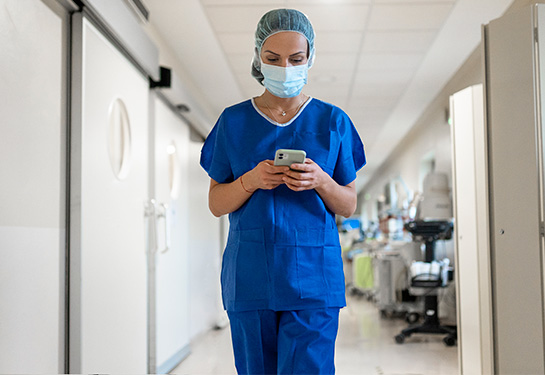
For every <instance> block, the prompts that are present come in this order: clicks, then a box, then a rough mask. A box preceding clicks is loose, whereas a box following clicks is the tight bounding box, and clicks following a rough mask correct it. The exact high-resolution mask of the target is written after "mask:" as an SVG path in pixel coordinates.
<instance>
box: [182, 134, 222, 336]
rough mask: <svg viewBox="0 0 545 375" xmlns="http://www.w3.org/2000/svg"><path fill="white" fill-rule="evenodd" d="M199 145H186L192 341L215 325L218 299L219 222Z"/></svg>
mask: <svg viewBox="0 0 545 375" xmlns="http://www.w3.org/2000/svg"><path fill="white" fill-rule="evenodd" d="M201 147H202V143H201V142H190V144H189V175H190V176H191V177H190V178H191V180H190V182H189V218H190V219H189V245H188V249H189V279H190V281H189V304H190V312H189V324H190V337H192V338H194V337H195V336H198V335H199V334H201V333H202V332H203V331H205V330H207V329H210V328H211V327H212V326H214V325H215V323H216V320H217V319H218V317H219V316H220V313H221V311H222V309H223V308H222V306H221V299H220V264H221V258H220V251H221V244H220V242H221V241H220V236H221V234H220V225H219V223H220V221H219V220H220V219H218V218H216V217H214V216H213V215H212V214H211V213H210V210H209V209H208V186H209V183H210V178H209V177H208V175H207V174H206V172H205V171H204V170H203V169H202V168H201V166H200V165H199V159H200V154H201Z"/></svg>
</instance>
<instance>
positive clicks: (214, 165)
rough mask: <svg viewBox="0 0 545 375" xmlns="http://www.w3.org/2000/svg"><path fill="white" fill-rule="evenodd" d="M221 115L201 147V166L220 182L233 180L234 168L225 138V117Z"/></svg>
mask: <svg viewBox="0 0 545 375" xmlns="http://www.w3.org/2000/svg"><path fill="white" fill-rule="evenodd" d="M223 116H224V115H223V114H222V116H220V118H219V119H218V122H217V123H216V125H214V128H212V131H211V132H210V134H209V135H208V137H207V138H206V141H205V142H204V145H203V146H202V149H201V167H203V169H204V170H205V171H206V173H208V175H209V176H210V178H212V179H213V180H214V181H217V182H219V183H220V184H223V183H227V182H232V181H233V180H234V178H233V170H232V168H231V164H230V163H229V157H228V154H227V149H226V147H225V145H226V139H225V126H224V125H225V124H224V118H223Z"/></svg>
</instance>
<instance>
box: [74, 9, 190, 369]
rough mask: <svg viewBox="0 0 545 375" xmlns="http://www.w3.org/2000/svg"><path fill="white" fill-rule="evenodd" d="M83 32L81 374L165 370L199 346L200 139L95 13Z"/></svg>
mask: <svg viewBox="0 0 545 375" xmlns="http://www.w3.org/2000/svg"><path fill="white" fill-rule="evenodd" d="M72 32H73V36H72V37H73V40H74V41H75V42H74V44H73V54H74V59H73V73H72V82H73V89H72V90H73V91H72V98H73V104H72V113H73V116H72V133H71V176H70V186H71V194H70V196H71V205H70V206H71V209H70V228H71V230H70V231H71V233H70V243H71V246H70V302H69V304H70V330H69V335H70V336H69V350H70V355H69V358H70V372H76V373H146V372H151V373H156V372H158V368H161V366H162V367H163V368H166V367H168V366H169V365H170V364H172V363H174V362H175V361H177V360H178V358H181V357H183V355H185V353H186V352H187V347H188V346H187V344H188V334H187V313H186V310H187V292H186V288H187V282H186V280H187V272H186V271H184V267H187V262H186V260H185V256H186V254H187V253H186V252H187V249H186V247H187V246H185V245H184V242H185V241H186V238H185V235H186V233H184V228H185V227H186V226H187V225H186V223H187V218H186V217H185V216H184V212H185V211H184V209H185V207H184V203H183V202H184V200H185V199H187V198H186V197H187V194H186V192H185V190H184V188H183V186H184V181H186V180H187V178H186V176H184V173H185V172H184V168H185V171H186V170H187V168H186V167H184V163H185V160H186V159H187V158H185V159H184V152H185V151H184V148H185V147H186V145H185V143H184V142H185V140H186V139H188V138H189V136H188V134H187V129H186V126H185V124H180V123H178V124H177V126H173V125H171V122H172V119H171V118H168V114H165V113H168V112H165V110H168V108H166V109H165V108H163V107H162V106H161V103H159V102H158V101H157V100H156V99H155V98H154V95H153V94H150V90H149V84H148V79H147V77H145V76H144V75H142V74H141V72H140V71H139V70H138V69H137V68H135V67H134V66H133V65H132V64H131V62H129V60H128V59H127V58H126V57H125V56H124V55H123V54H121V53H120V52H119V51H118V49H116V48H115V47H114V45H113V44H112V43H111V42H110V41H109V40H108V39H107V38H106V37H105V36H104V35H103V34H102V33H101V32H100V31H99V30H98V29H97V28H96V27H95V26H93V24H91V22H89V21H88V20H87V18H86V17H85V16H83V15H81V14H79V15H75V16H74V20H73V31H72ZM155 105H157V106H158V107H157V111H155V110H154V108H155ZM155 115H157V117H158V120H159V121H157V122H156V118H155ZM172 116H173V115H172ZM163 118H167V120H163ZM169 121H170V122H169ZM178 121H179V120H178ZM154 123H156V125H157V126H153V124H154ZM167 133H168V134H167ZM154 139H155V141H156V142H157V143H154ZM155 194H157V195H156V196H155ZM165 366H166V367H165Z"/></svg>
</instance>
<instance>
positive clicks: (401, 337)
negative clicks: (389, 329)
mask: <svg viewBox="0 0 545 375" xmlns="http://www.w3.org/2000/svg"><path fill="white" fill-rule="evenodd" d="M396 342H397V343H398V344H403V343H404V342H405V335H404V334H403V333H400V334H399V335H396Z"/></svg>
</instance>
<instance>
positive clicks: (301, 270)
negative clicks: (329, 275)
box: [296, 246, 327, 298]
mask: <svg viewBox="0 0 545 375" xmlns="http://www.w3.org/2000/svg"><path fill="white" fill-rule="evenodd" d="M296 249H297V250H296V251H297V282H298V284H299V293H300V295H301V298H310V297H314V296H318V295H321V294H324V291H326V290H327V283H326V281H325V278H324V248H323V247H321V246H297V248H296Z"/></svg>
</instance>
